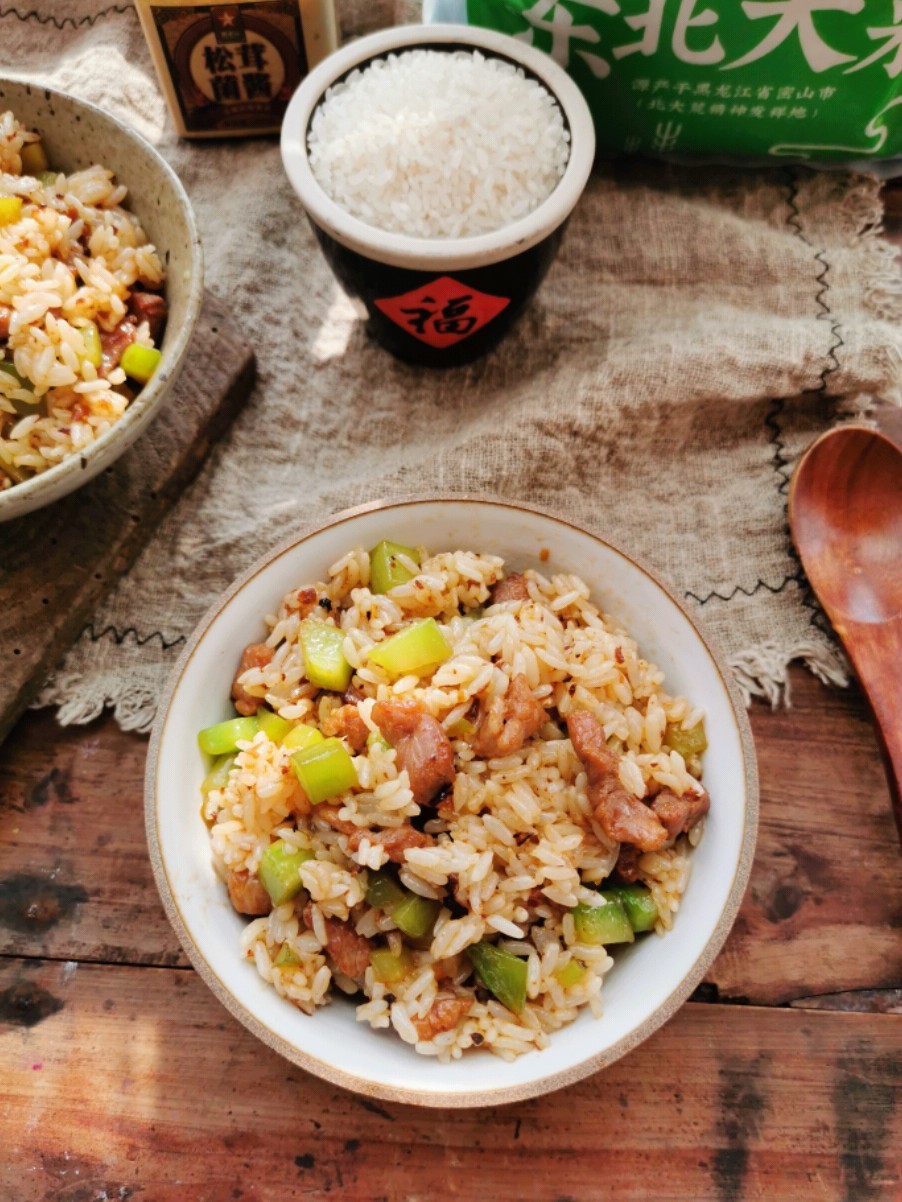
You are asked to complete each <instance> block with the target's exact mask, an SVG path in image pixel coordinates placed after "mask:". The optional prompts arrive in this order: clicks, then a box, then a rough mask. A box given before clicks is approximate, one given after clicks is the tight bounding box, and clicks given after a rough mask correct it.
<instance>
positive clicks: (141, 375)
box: [119, 342, 163, 384]
mask: <svg viewBox="0 0 902 1202" xmlns="http://www.w3.org/2000/svg"><path fill="white" fill-rule="evenodd" d="M162 358H163V355H162V352H160V351H158V350H157V349H156V347H152V346H141V345H139V343H137V342H133V343H132V344H131V346H127V347H126V348H125V350H124V351H123V352H122V358H121V359H120V360H119V366H120V367H121V368H122V370H123V371H124V372H125V374H126V375H127V376H129V377H130V378H131V379H132V380H137V381H138V383H139V384H146V383H147V381H148V380H149V379H150V378H151V376H152V375H153V373H154V372H155V371H156V370H157V368H158V367H159V366H160V360H161V359H162Z"/></svg>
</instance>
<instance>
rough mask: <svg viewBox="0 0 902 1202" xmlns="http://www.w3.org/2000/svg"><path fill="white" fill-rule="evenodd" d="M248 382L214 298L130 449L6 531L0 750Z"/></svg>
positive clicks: (2, 538)
mask: <svg viewBox="0 0 902 1202" xmlns="http://www.w3.org/2000/svg"><path fill="white" fill-rule="evenodd" d="M253 380H254V356H253V352H252V350H251V348H250V346H249V345H248V343H247V342H246V341H245V340H244V339H243V337H242V336H241V334H240V332H239V330H238V327H237V326H236V325H235V323H234V322H233V321H232V319H231V317H230V316H229V314H228V312H227V311H226V309H225V307H224V306H223V305H222V304H221V303H220V302H219V301H218V300H216V298H215V297H213V296H211V295H210V294H209V293H208V294H207V295H206V297H205V298H204V304H203V309H202V311H201V316H200V319H199V321H198V325H197V329H196V332H195V335H194V338H193V340H192V343H191V353H190V355H189V358H188V361H187V363H186V365H185V368H184V370H183V372H182V374H181V376H180V377H179V379H178V382H177V384H176V387H175V392H174V394H173V396H172V397H171V398H170V400H169V402H168V404H167V406H166V408H165V410H164V411H163V413H161V414H160V415H159V416H158V417H157V419H156V421H155V422H154V423H153V425H152V426H151V427H150V428H149V430H147V431H146V432H145V434H144V435H143V436H142V437H141V438H140V439H139V441H138V443H137V444H136V445H135V447H133V448H132V449H131V450H130V451H128V452H126V454H125V455H123V457H122V458H121V459H119V460H117V462H116V463H114V464H113V466H112V467H110V468H107V470H106V471H105V472H103V473H101V475H100V476H98V477H97V478H96V479H95V480H92V481H91V483H90V484H87V485H85V486H84V487H83V488H81V489H79V490H78V491H77V492H75V493H72V494H71V495H70V496H68V497H64V498H63V499H62V500H61V501H58V502H57V503H56V504H55V505H51V506H48V507H47V508H46V509H42V510H38V511H37V512H36V513H31V514H28V515H27V516H26V517H24V518H19V519H18V520H17V521H14V522H7V523H5V524H4V525H0V646H2V647H3V649H4V656H3V678H2V682H0V742H2V740H3V739H4V738H5V737H6V735H7V734H8V733H9V731H10V730H11V729H12V727H13V725H14V723H15V721H16V719H17V718H18V716H19V715H20V714H21V713H22V712H23V710H24V709H25V707H26V706H27V705H28V703H29V701H30V700H31V698H32V697H33V696H34V694H35V693H36V692H37V690H38V689H39V688H40V687H41V685H42V684H43V683H44V681H45V680H46V678H47V675H48V673H49V672H50V670H51V669H52V668H53V666H54V664H55V663H56V662H57V661H58V660H59V659H60V657H61V656H62V654H63V653H64V651H65V650H66V649H67V647H68V646H69V644H70V643H71V642H72V640H73V638H75V636H76V635H77V634H78V632H79V631H80V630H81V628H82V626H83V625H84V623H85V622H86V621H87V620H88V619H89V618H90V616H91V614H92V613H93V612H94V610H95V609H96V608H97V604H98V602H99V601H100V599H101V597H103V596H104V594H105V593H106V592H107V590H108V589H109V588H110V586H111V585H112V584H114V583H115V582H116V581H117V580H118V579H119V577H120V576H122V574H123V573H124V572H126V571H127V570H128V568H129V567H130V566H131V564H132V562H133V561H134V559H135V558H136V557H137V555H138V553H139V552H140V551H141V550H142V548H143V547H144V546H145V545H146V544H147V540H148V538H149V537H150V535H151V534H152V533H153V530H154V528H155V527H156V526H157V524H158V523H159V521H160V519H161V518H162V517H163V515H164V514H165V513H166V512H167V511H168V510H169V509H170V508H171V507H172V505H173V504H174V503H175V502H176V501H177V500H178V498H179V497H180V496H181V494H182V492H183V491H184V489H185V488H186V486H187V485H188V484H189V483H190V481H191V480H192V479H193V478H194V476H195V475H196V474H197V471H198V470H199V468H200V466H201V464H202V463H203V461H204V459H205V458H206V455H207V452H208V451H209V449H210V446H211V444H212V442H213V441H214V439H216V438H218V437H219V435H220V434H222V433H223V432H224V431H225V430H226V428H227V427H228V424H229V422H231V420H232V418H233V417H234V416H235V414H236V413H237V411H238V409H239V407H240V406H241V404H242V403H243V402H244V400H245V399H246V398H247V396H248V393H249V392H250V390H251V388H252V386H253Z"/></svg>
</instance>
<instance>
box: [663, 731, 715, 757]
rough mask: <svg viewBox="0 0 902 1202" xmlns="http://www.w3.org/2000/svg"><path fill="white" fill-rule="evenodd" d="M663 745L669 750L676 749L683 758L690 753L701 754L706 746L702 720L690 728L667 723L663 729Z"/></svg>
mask: <svg viewBox="0 0 902 1202" xmlns="http://www.w3.org/2000/svg"><path fill="white" fill-rule="evenodd" d="M664 745H665V747H669V748H670V750H671V751H678V752H679V753H680V755H681V756H682V757H683V759H684V760H688V759H689V757H690V756H692V755H701V754H702V752H703V751H705V750H707V747H708V738H707V736H706V734H705V724H704V722H699V723H697V725H695V726H693V727H692V728H691V729H690V730H682V729H681V728H680V727H679V726H675V725H672V724H668V726H667V729H666V730H665V731H664Z"/></svg>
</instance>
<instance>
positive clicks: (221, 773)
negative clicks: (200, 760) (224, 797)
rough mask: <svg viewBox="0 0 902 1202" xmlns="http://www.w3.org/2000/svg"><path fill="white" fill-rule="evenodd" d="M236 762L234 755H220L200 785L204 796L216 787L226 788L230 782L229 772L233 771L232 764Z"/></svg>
mask: <svg viewBox="0 0 902 1202" xmlns="http://www.w3.org/2000/svg"><path fill="white" fill-rule="evenodd" d="M234 763H235V756H234V755H220V756H217V757H216V759H215V760H214V761H213V766H212V768H211V769H210V771H209V772H208V773H207V775H206V776H205V777H204V780H203V784H202V785H201V787H200V791H201V793H203V795H204V797H206V796H207V794H208V793H212V792H213V790H214V789H224V788H225V787H226V784H227V783H228V779H229V773H230V772H231V771H232V765H233V764H234Z"/></svg>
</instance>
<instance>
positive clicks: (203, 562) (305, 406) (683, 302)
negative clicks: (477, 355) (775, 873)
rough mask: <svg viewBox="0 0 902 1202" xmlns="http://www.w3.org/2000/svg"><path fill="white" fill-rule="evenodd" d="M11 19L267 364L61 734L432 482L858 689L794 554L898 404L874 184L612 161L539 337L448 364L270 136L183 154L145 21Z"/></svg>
mask: <svg viewBox="0 0 902 1202" xmlns="http://www.w3.org/2000/svg"><path fill="white" fill-rule="evenodd" d="M14 2H15V3H18V4H20V5H21V7H20V8H19V9H17V8H15V7H13V8H12V9H10V8H9V7H8V6H5V5H0V14H2V15H0V59H2V63H3V64H4V65H3V70H4V71H6V72H7V73H8V74H10V75H15V76H16V77H19V78H27V79H30V80H34V81H36V82H40V83H47V84H50V85H52V86H54V87H59V88H62V89H65V90H68V91H71V92H73V93H75V94H76V95H78V96H82V97H84V98H86V99H89V100H93V101H94V102H95V103H99V104H101V105H104V106H105V107H107V108H108V109H110V110H111V111H112V112H113V113H115V114H116V115H118V116H119V117H121V118H123V119H124V120H126V121H128V122H130V123H131V124H132V125H134V126H135V127H136V128H137V129H138V130H139V131H140V132H141V133H142V134H144V136H145V137H147V138H149V139H150V140H151V141H152V142H153V143H154V144H155V145H156V146H158V147H159V148H160V150H161V151H162V152H163V154H165V155H166V157H167V158H168V159H169V160H170V161H171V162H172V164H173V166H174V167H175V168H176V170H177V171H178V172H179V174H180V176H181V178H182V180H183V181H184V183H185V185H186V187H187V189H188V191H189V193H190V194H191V197H192V200H193V202H194V204H195V206H196V210H197V216H198V220H199V224H200V228H201V231H202V234H203V239H204V244H205V249H206V258H207V278H208V283H209V286H210V287H211V288H212V290H214V291H215V292H216V293H218V295H220V296H221V297H223V298H224V299H226V300H227V301H228V303H229V304H230V305H231V307H232V310H233V312H234V314H235V315H236V317H237V318H238V320H239V321H240V322H241V323H242V325H243V327H244V328H245V330H246V331H247V333H248V335H249V336H250V338H251V340H252V341H253V343H254V345H255V347H256V351H257V355H258V359H259V373H260V383H259V386H258V388H257V391H256V393H255V394H254V396H253V398H252V400H251V402H250V403H249V404H248V405H247V407H246V409H245V411H244V412H243V414H242V415H241V416H240V417H239V419H238V421H237V423H236V425H235V427H234V429H233V431H232V433H231V435H230V437H229V438H228V439H227V440H226V441H225V442H224V443H223V445H221V446H220V447H218V448H217V449H216V450H215V451H214V453H213V455H212V456H211V459H210V462H209V464H208V466H207V468H206V470H205V471H204V473H203V475H202V476H201V478H200V479H199V481H198V482H197V483H196V484H195V486H194V487H193V488H192V489H191V491H190V492H189V493H188V494H187V495H186V496H185V497H184V499H183V500H182V501H181V503H180V504H179V505H178V506H177V507H176V508H175V509H174V511H173V512H172V514H171V515H170V516H169V518H168V519H167V520H166V522H165V525H164V526H163V528H162V529H161V530H160V531H159V533H158V535H157V537H156V538H155V539H154V540H153V542H152V543H151V544H150V545H149V546H148V548H147V550H146V552H145V553H144V555H143V557H142V558H141V560H140V561H139V562H138V563H137V565H136V566H135V567H134V568H133V570H132V571H131V572H130V573H129V574H128V576H127V577H126V578H125V579H123V580H122V582H121V584H120V585H119V587H118V588H117V590H116V591H115V592H114V593H113V594H112V595H111V596H110V597H109V599H108V601H107V602H106V604H105V605H104V606H103V607H102V609H101V611H100V612H99V613H98V614H97V615H96V617H95V619H94V621H93V623H92V624H91V625H90V626H89V627H88V628H87V629H86V630H85V632H84V633H83V634H82V636H81V638H80V640H79V641H78V643H77V644H76V645H75V647H74V648H73V650H72V651H71V653H70V654H69V656H68V657H67V659H66V661H65V663H64V665H63V666H62V667H61V669H60V670H59V672H58V673H57V675H56V676H55V678H54V679H53V680H51V681H50V682H49V683H48V685H47V687H46V689H45V690H44V692H43V695H42V699H41V700H42V701H43V703H45V704H54V705H58V706H59V707H60V719H61V720H62V721H63V722H79V721H87V720H88V719H90V718H92V717H94V716H95V715H96V714H97V713H98V712H99V711H100V710H101V708H102V707H103V706H104V705H105V704H108V705H112V706H114V707H115V711H116V716H117V718H118V720H119V722H120V723H121V724H122V725H123V726H125V727H127V728H133V729H138V730H146V729H147V727H148V725H149V724H150V722H151V720H152V717H153V712H154V706H155V701H156V698H157V696H158V695H159V692H160V689H161V686H162V684H163V681H164V680H165V677H166V675H167V673H168V672H169V670H170V668H171V667H172V665H173V664H174V662H175V660H176V658H177V656H178V654H179V651H180V649H181V646H182V644H183V642H184V640H185V638H186V636H187V635H188V634H189V633H190V631H191V629H192V627H193V625H194V623H195V622H196V620H197V619H198V617H199V616H200V615H201V614H202V613H203V611H204V609H205V608H206V607H207V605H208V604H209V603H210V602H211V601H212V600H213V599H215V597H216V596H217V594H218V593H219V592H220V591H221V590H222V589H223V588H224V586H225V585H226V584H227V583H228V582H229V581H230V580H231V579H232V577H233V576H234V575H235V574H236V573H238V572H239V571H241V570H242V569H243V568H244V567H246V566H247V565H248V564H249V563H250V562H251V561H252V560H253V559H255V558H256V557H257V556H258V555H259V554H260V553H261V552H262V551H263V550H265V549H266V547H267V546H268V545H269V544H270V543H272V542H274V541H275V540H276V539H278V538H281V537H282V536H283V535H284V534H285V533H286V532H288V531H289V530H290V529H291V528H292V527H294V526H297V525H299V524H303V523H307V522H311V521H313V520H315V519H320V518H322V517H324V516H325V515H327V514H329V513H330V512H332V511H334V510H336V509H339V508H343V507H345V506H348V505H353V504H355V503H358V502H361V501H365V500H370V499H373V498H375V497H386V496H391V495H397V494H407V493H416V492H418V491H435V490H444V491H449V492H462V491H466V492H473V493H479V492H486V493H492V494H496V495H501V496H504V497H509V498H520V499H524V500H528V501H535V502H538V503H540V504H543V505H547V506H549V507H551V508H553V509H556V510H558V511H560V512H562V513H564V514H566V515H567V516H569V517H572V518H575V519H576V520H578V521H581V522H584V523H586V524H587V525H589V526H590V527H591V528H592V529H594V530H596V531H597V532H599V533H600V534H601V535H603V536H605V537H608V538H610V539H611V540H613V541H615V542H618V543H620V544H621V545H623V546H624V547H625V548H627V549H629V550H631V551H634V552H636V553H638V554H639V555H641V556H644V557H645V559H646V560H647V561H648V562H649V563H650V564H651V565H652V566H653V567H655V568H656V569H658V570H659V571H660V572H661V573H663V574H664V575H665V576H667V577H669V578H670V579H671V580H672V581H673V582H674V583H675V585H676V587H677V589H678V590H679V591H680V592H681V593H682V594H683V595H684V596H685V597H686V598H687V600H688V601H690V602H691V603H692V604H694V605H695V606H696V607H697V609H698V611H699V613H700V614H701V615H702V617H703V618H704V620H705V621H706V623H707V624H708V625H709V626H710V627H711V629H712V630H713V631H714V632H715V633H716V635H717V636H718V637H719V639H720V641H721V643H722V644H723V645H724V646H725V648H726V650H727V653H728V655H729V658H730V660H731V663H732V664H733V666H734V667H735V669H736V672H737V677H738V679H739V682H740V684H741V685H742V686H743V688H744V689H745V690H746V692H747V693H764V694H766V695H767V696H768V697H770V698H771V699H774V700H775V699H776V698H777V697H778V696H779V695H780V691H781V686H782V685H783V684H784V683H785V679H786V667H787V665H788V663H789V662H790V661H792V660H802V661H804V662H805V663H806V664H808V665H809V666H810V667H811V668H812V669H814V670H815V671H816V672H818V674H819V675H821V676H822V677H824V678H826V679H829V680H832V681H835V682H841V681H842V680H843V679H844V672H843V661H842V658H841V656H840V654H839V652H838V650H837V648H836V644H835V643H834V642H833V640H832V639H831V637H830V636H829V634H828V633H826V627H825V624H824V621H823V617H822V615H821V614H820V612H819V610H818V609H817V607H816V605H815V604H814V603H813V601H812V599H811V596H810V594H809V592H808V590H807V588H806V584H805V580H804V577H803V574H802V572H801V570H800V568H799V564H798V562H797V560H796V559H795V557H794V555H793V553H792V549H791V545H790V542H789V539H788V535H787V530H786V489H787V483H788V479H789V475H790V472H791V468H792V465H793V462H794V460H795V459H796V457H797V456H798V454H799V453H800V451H801V450H802V449H803V448H804V447H805V446H806V445H807V443H808V442H809V441H810V440H811V439H812V438H814V437H815V436H816V435H817V434H818V433H819V432H821V431H822V430H824V429H825V428H826V427H827V426H828V425H830V424H831V423H832V422H834V421H835V420H837V419H838V417H840V416H842V415H844V414H848V413H856V412H858V413H860V412H864V411H865V410H866V407H867V405H868V403H869V398H871V397H874V396H881V397H884V398H889V399H891V400H898V388H899V382H900V370H902V335H900V332H899V329H898V326H897V323H898V320H899V316H900V313H902V299H900V295H902V293H900V280H899V276H898V274H897V271H896V268H895V265H894V262H893V257H892V251H891V249H890V247H889V246H888V245H886V244H885V243H884V242H882V241H881V239H880V238H879V236H878V231H879V222H880V212H881V209H880V201H879V196H878V184H877V183H876V181H874V180H872V179H869V178H866V177H861V176H849V175H845V174H841V173H840V174H830V175H815V174H811V173H809V172H807V171H805V170H797V169H794V168H786V169H782V170H774V171H772V172H769V173H758V172H756V173H751V172H749V173H743V172H740V171H737V170H728V169H704V170H702V169H699V170H697V171H692V170H687V169H677V168H672V167H667V168H665V167H662V166H658V165H653V164H645V165H636V166H630V167H626V166H624V167H618V168H616V169H602V170H601V171H600V172H599V173H598V174H597V175H596V176H595V177H594V178H593V180H592V181H591V183H590V185H589V188H588V190H587V193H586V195H585V197H584V199H583V201H582V202H581V204H580V206H579V207H578V209H577V211H576V214H575V216H574V218H573V220H572V222H571V225H570V229H569V232H568V235H567V238H566V240H565V243H564V247H563V250H562V253H561V255H560V258H559V260H558V261H557V263H556V264H555V266H554V267H553V269H552V271H551V273H550V275H549V277H548V279H547V281H546V283H545V284H544V286H543V288H542V289H541V292H540V293H539V296H538V298H537V301H536V302H535V304H534V305H533V307H532V308H531V309H530V311H529V312H528V314H527V315H526V317H525V318H524V320H523V321H522V322H521V324H520V326H519V327H518V329H517V330H516V331H515V333H513V334H512V335H511V336H510V337H509V338H508V339H507V340H506V341H505V342H504V343H503V345H502V346H501V348H500V349H499V350H498V351H497V352H495V353H494V354H493V355H491V356H490V357H489V358H487V359H485V360H484V361H482V362H479V363H477V364H475V365H472V366H470V367H467V368H463V369H459V370H454V371H449V372H445V373H430V372H427V371H424V370H419V369H414V368H411V367H407V366H404V365H403V364H400V363H397V362H395V361H394V360H393V359H391V358H390V357H388V356H387V355H386V354H385V353H384V352H383V351H381V350H380V349H379V348H378V347H376V346H375V345H373V343H372V342H371V341H370V340H369V338H368V337H367V335H366V332H365V330H364V328H363V326H362V325H361V324H360V322H359V321H358V319H357V317H356V316H355V312H354V309H353V308H352V306H351V304H350V302H349V301H348V300H347V298H346V297H345V296H344V295H343V293H342V292H341V290H340V289H339V288H338V286H337V285H336V284H335V283H334V281H333V279H332V277H331V275H330V273H329V271H328V269H327V267H326V265H325V263H324V262H323V260H322V258H321V256H320V253H319V251H318V249H317V247H316V245H315V242H314V239H313V236H312V234H311V232H310V229H309V227H308V226H307V224H306V221H305V219H304V217H303V214H302V212H301V210H300V208H299V206H298V204H297V202H296V200H295V197H294V195H293V194H292V192H291V190H290V188H289V187H288V184H287V182H286V181H285V178H284V176H283V172H282V169H281V165H280V160H279V153H278V147H277V145H276V142H275V140H274V139H273V140H256V141H246V142H241V141H233V142H223V143H217V144H200V143H194V144H189V143H179V142H178V140H177V139H176V138H175V136H174V135H173V133H172V130H171V126H170V124H169V121H168V117H167V114H166V111H165V108H164V105H163V101H162V98H161V95H160V92H159V90H158V87H157V84H156V80H155V77H154V73H153V68H152V65H151V62H150V59H149V56H148V54H147V51H146V48H145V45H144V41H143V38H142V36H141V33H140V30H139V27H138V22H137V18H136V16H135V13H134V12H133V11H132V9H131V7H130V6H129V5H126V4H117V5H111V6H108V7H106V8H102V9H99V10H98V9H97V8H96V7H95V6H94V5H92V4H89V3H80V2H76V0H69V2H68V3H60V2H59V0H14ZM405 11H406V10H405ZM361 14H363V16H362V17H361ZM397 16H398V12H397V11H395V10H394V9H393V6H392V5H391V4H384V5H381V6H379V5H372V4H362V3H358V4H357V5H356V7H355V6H353V5H345V6H344V9H343V12H342V17H343V22H344V25H345V32H346V33H347V32H349V31H350V32H355V31H358V32H359V31H360V29H361V28H363V27H364V25H374V24H380V23H381V24H385V23H388V22H389V21H390V20H392V19H393V18H395V17H397ZM97 152H98V156H99V158H100V159H101V160H102V158H103V148H102V147H98V148H97ZM160 420H161V421H177V420H178V414H177V413H176V412H173V411H172V410H171V409H170V411H169V412H168V413H167V414H166V415H165V416H164V417H162V418H161V419H160ZM148 437H152V434H151V435H149V436H148Z"/></svg>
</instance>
